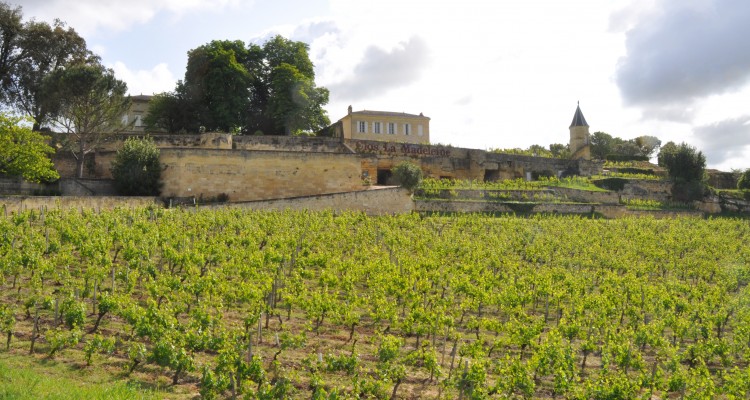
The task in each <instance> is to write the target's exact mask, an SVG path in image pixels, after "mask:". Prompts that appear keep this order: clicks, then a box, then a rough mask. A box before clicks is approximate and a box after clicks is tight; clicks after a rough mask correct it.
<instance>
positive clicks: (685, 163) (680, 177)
mask: <svg viewBox="0 0 750 400" xmlns="http://www.w3.org/2000/svg"><path fill="white" fill-rule="evenodd" d="M659 165H660V166H662V167H664V168H666V169H667V170H668V171H669V176H670V177H672V178H673V179H675V181H677V182H700V181H703V179H704V175H705V169H706V157H705V156H704V155H703V153H702V152H700V151H698V150H697V149H696V148H695V147H693V146H690V145H689V144H687V143H685V142H683V143H680V144H679V145H675V144H674V143H672V142H669V143H667V144H665V145H664V147H662V149H661V152H659Z"/></svg>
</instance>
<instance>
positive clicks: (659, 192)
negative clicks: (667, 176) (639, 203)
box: [620, 179, 672, 201]
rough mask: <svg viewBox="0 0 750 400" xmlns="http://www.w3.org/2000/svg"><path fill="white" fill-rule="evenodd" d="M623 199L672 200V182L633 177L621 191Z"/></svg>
mask: <svg viewBox="0 0 750 400" xmlns="http://www.w3.org/2000/svg"><path fill="white" fill-rule="evenodd" d="M620 196H621V197H622V199H623V200H629V199H642V200H656V201H670V200H672V182H671V181H662V180H648V179H631V180H629V181H628V183H626V184H625V187H624V188H623V189H622V191H620Z"/></svg>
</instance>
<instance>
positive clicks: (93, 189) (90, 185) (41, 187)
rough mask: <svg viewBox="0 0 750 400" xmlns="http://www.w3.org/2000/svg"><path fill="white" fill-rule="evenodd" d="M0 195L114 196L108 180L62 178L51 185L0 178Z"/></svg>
mask: <svg viewBox="0 0 750 400" xmlns="http://www.w3.org/2000/svg"><path fill="white" fill-rule="evenodd" d="M0 195H13V196H19V195H20V196H50V195H53V196H57V195H61V196H116V195H117V190H116V189H115V185H114V181H112V180H109V179H73V178H63V179H60V180H58V181H56V182H53V183H31V182H26V181H24V180H23V179H20V178H0Z"/></svg>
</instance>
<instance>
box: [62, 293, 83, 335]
mask: <svg viewBox="0 0 750 400" xmlns="http://www.w3.org/2000/svg"><path fill="white" fill-rule="evenodd" d="M60 314H61V315H62V318H63V321H64V322H65V325H67V326H68V328H69V329H74V328H76V327H78V328H81V327H83V324H84V323H85V322H86V304H84V303H82V302H80V301H78V300H76V299H75V298H74V297H67V298H66V299H65V300H63V302H62V304H61V305H60Z"/></svg>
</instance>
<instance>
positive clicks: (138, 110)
mask: <svg viewBox="0 0 750 400" xmlns="http://www.w3.org/2000/svg"><path fill="white" fill-rule="evenodd" d="M152 97H153V96H148V95H139V96H130V107H128V111H127V112H125V115H123V116H122V124H123V125H125V132H126V133H141V132H144V131H145V130H146V122H145V118H146V114H148V107H149V102H150V101H151V98H152Z"/></svg>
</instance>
